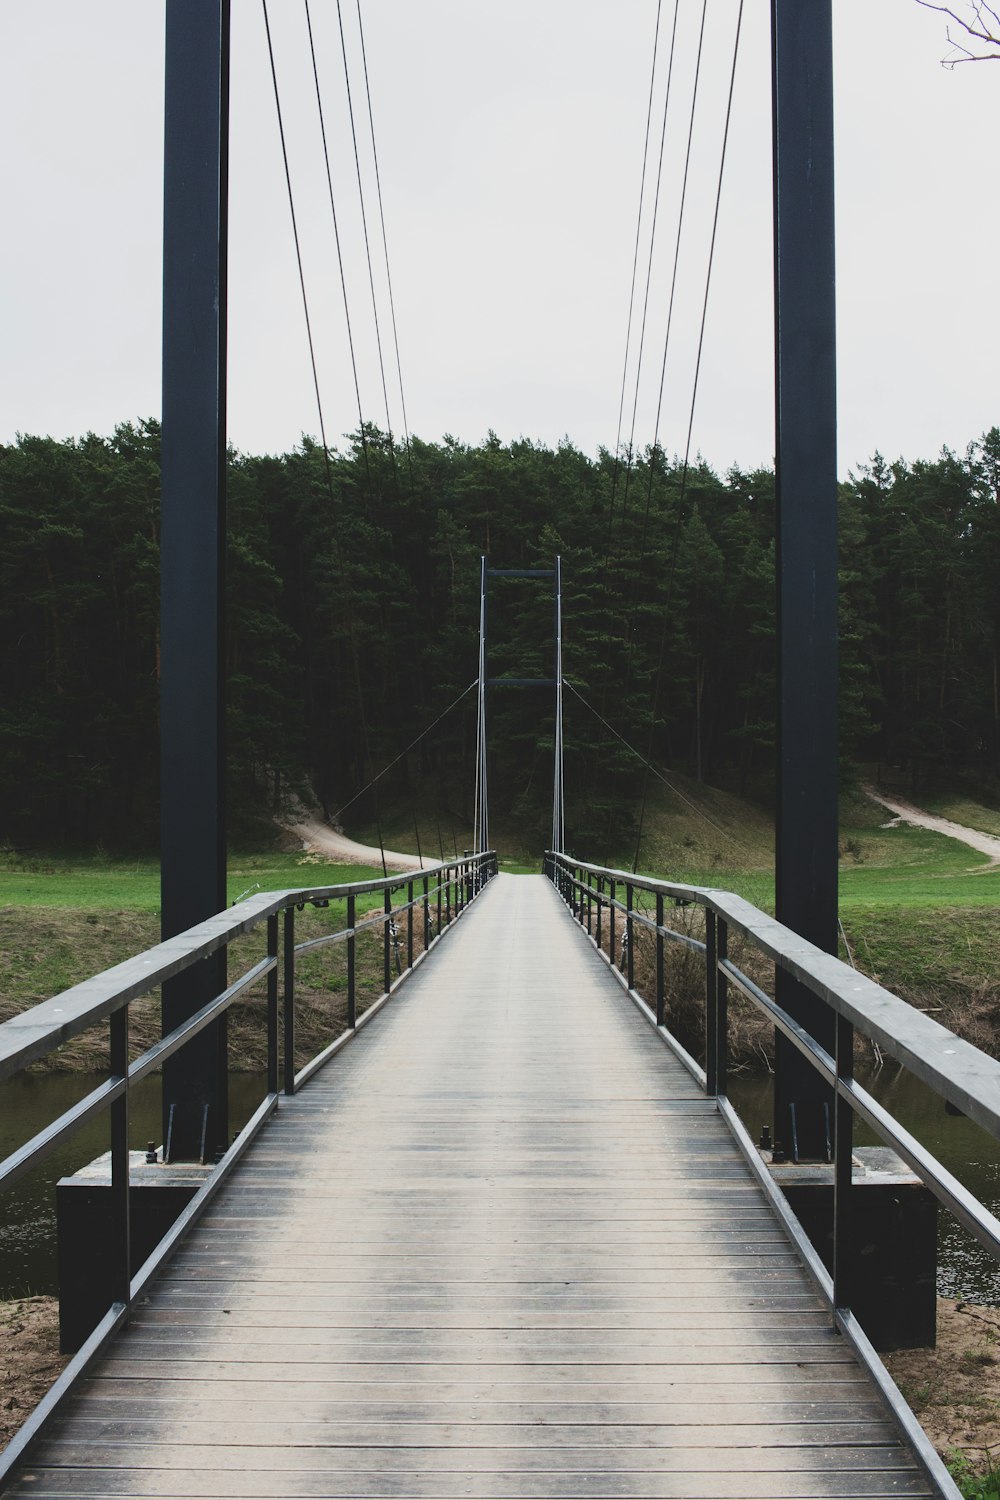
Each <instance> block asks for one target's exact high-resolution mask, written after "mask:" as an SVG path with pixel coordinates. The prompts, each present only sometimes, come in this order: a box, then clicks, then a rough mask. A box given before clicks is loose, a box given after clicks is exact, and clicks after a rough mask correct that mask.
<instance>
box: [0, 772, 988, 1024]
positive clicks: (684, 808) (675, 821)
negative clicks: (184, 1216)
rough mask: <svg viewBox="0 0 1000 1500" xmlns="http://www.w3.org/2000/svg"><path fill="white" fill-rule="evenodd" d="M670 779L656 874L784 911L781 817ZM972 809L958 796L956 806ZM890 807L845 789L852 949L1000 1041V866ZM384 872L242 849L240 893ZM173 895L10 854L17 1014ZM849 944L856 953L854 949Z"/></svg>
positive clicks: (237, 861) (153, 925) (10, 956)
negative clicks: (999, 961) (778, 868)
mask: <svg viewBox="0 0 1000 1500" xmlns="http://www.w3.org/2000/svg"><path fill="white" fill-rule="evenodd" d="M658 791H659V795H658V800H656V801H655V802H654V803H653V805H652V806H651V808H650V815H649V817H648V821H647V829H648V832H647V834H646V836H645V837H644V840H643V844H642V857H641V861H640V869H641V870H642V871H643V873H646V874H650V875H654V876H659V877H661V878H664V879H670V880H677V881H681V882H685V883H690V884H693V885H706V886H714V887H716V888H722V889H728V890H734V891H737V892H739V893H740V894H741V895H743V896H745V897H746V898H747V899H748V900H750V901H752V902H753V903H754V905H756V906H759V907H761V908H762V909H764V910H767V911H773V909H774V876H773V862H772V858H773V857H772V844H773V831H772V825H771V823H770V820H769V818H768V817H767V816H766V814H764V813H763V812H762V811H761V810H760V809H759V808H758V807H754V806H753V805H751V804H748V803H746V802H741V801H740V800H739V799H738V798H736V797H734V796H732V795H731V794H728V793H725V792H721V791H718V790H713V789H710V788H705V787H697V786H695V785H694V784H692V783H689V782H682V781H679V785H678V789H677V792H676V793H672V792H668V791H666V789H658ZM961 810H962V811H963V812H964V813H965V821H967V822H968V823H969V825H970V826H976V827H985V826H986V825H987V824H988V822H989V820H990V816H991V812H990V809H989V808H981V809H979V810H978V811H977V808H976V806H975V805H973V806H972V807H971V809H970V808H968V807H967V806H966V804H965V803H963V804H962V809H961ZM942 811H943V809H942ZM958 811H959V808H958V807H957V806H949V808H948V815H950V816H955V814H956V813H957V812H958ZM888 821H889V815H888V814H887V813H886V812H885V811H884V809H881V808H879V807H877V806H875V805H874V804H872V803H870V802H869V801H868V800H867V799H866V798H864V797H862V796H853V797H847V798H845V799H844V801H843V804H842V808H841V839H840V848H841V857H840V912H841V919H842V922H843V927H844V932H845V935H846V938H847V942H848V944H849V945H850V954H851V956H852V957H853V959H854V961H855V962H856V963H857V964H858V966H859V967H860V968H862V969H864V970H865V972H867V973H869V974H871V975H872V976H873V977H876V978H878V979H879V980H880V981H881V982H882V983H883V984H885V985H887V986H888V987H889V988H891V989H893V990H895V991H897V992H898V993H899V994H901V995H903V996H904V997H905V998H907V999H910V1000H911V1001H913V1003H915V1004H919V1005H922V1006H923V1007H924V1008H926V1009H929V1010H932V1011H935V1012H938V1011H940V1012H941V1018H942V1019H945V1018H946V1017H948V1024H949V1025H954V1026H956V1029H962V1030H964V1031H965V1032H966V1033H967V1034H968V1033H970V1032H971V1033H973V1034H974V1036H973V1039H974V1040H977V1041H978V1043H979V1045H984V1046H987V1047H989V1048H990V1049H991V1050H996V1046H997V1044H996V1042H995V1041H994V1036H993V1033H994V1022H993V1017H994V1015H995V1016H996V1017H997V1018H998V1022H1000V980H998V979H996V978H995V977H994V958H995V953H996V950H997V947H998V945H1000V867H994V866H991V865H990V864H989V861H988V860H986V859H985V858H984V857H983V856H982V855H979V854H977V853H976V852H975V851H974V850H972V849H969V848H968V847H967V846H965V845H963V844H960V843H958V842H956V841H955V840H954V839H950V838H947V837H946V836H944V835H942V834H938V833H932V832H927V831H925V830H923V829H917V828H909V827H906V826H905V825H896V826H891V827H887V826H885V825H886V824H887V822H888ZM404 847H405V841H404ZM574 852H578V853H581V854H582V855H584V856H585V855H586V851H574ZM500 859H501V869H502V870H504V871H507V872H510V873H533V872H536V871H537V870H538V869H539V862H538V861H533V860H531V859H529V858H527V857H526V855H525V851H524V849H523V848H518V847H515V848H512V849H511V850H510V851H509V852H508V853H506V854H505V852H504V849H503V844H502V839H501V847H500ZM593 862H595V863H598V862H602V861H600V860H598V859H595V860H594V861H593ZM611 863H612V864H617V865H619V866H624V865H630V864H631V858H629V857H627V856H626V855H625V853H624V852H623V851H621V850H619V851H618V858H617V859H616V858H614V856H612V859H611ZM380 874H381V871H380V870H378V869H375V868H372V867H370V866H357V865H351V866H345V865H337V864H333V863H331V862H329V861H326V860H324V859H321V858H319V857H317V856H315V855H308V854H302V853H300V852H294V853H277V852H269V853H261V854H256V855H254V854H250V855H248V854H238V855H233V856H232V857H231V860H230V868H229V879H228V889H229V900H230V902H233V901H236V900H238V899H239V898H240V897H242V896H247V895H251V894H254V893H256V892H257V891H268V890H280V889H288V888H298V889H301V888H303V887H306V886H319V885H335V884H340V883H345V882H349V881H357V880H368V879H374V878H377V876H378V875H380ZM159 902H160V891H159V868H158V865H157V863H156V861H155V860H152V859H145V860H142V859H140V860H134V859H132V860H116V859H112V858H110V857H107V856H103V855H99V854H98V855H94V856H91V857H90V858H84V857H68V856H55V855H52V856H48V857H43V856H38V855H33V856H31V857H19V856H17V855H16V854H14V853H12V852H10V851H7V852H6V853H4V854H2V855H0V957H2V959H3V961H4V966H5V969H6V975H7V978H6V981H5V984H4V986H3V993H2V995H0V1000H2V1001H4V1002H6V1003H5V1005H4V1006H3V1009H4V1010H6V1013H8V1014H9V1013H10V1010H9V1007H10V1005H11V1004H13V1005H14V1006H15V1008H20V1007H21V1006H23V1005H25V1004H32V1003H34V1002H35V1001H36V1000H38V999H41V998H44V997H45V996H46V995H47V994H52V993H56V992H57V991H58V990H59V989H61V988H65V987H66V986H67V985H69V984H72V983H75V982H76V981H77V980H79V979H82V978H85V977H86V976H87V975H88V974H91V973H94V972H96V971H98V970H100V969H101V968H103V967H106V966H107V965H109V964H111V963H115V962H118V961H119V960H120V959H122V958H124V957H126V956H127V955H128V954H129V953H132V952H136V951H137V950H140V949H142V948H144V947H148V946H150V945H151V944H153V943H155V942H156V941H157V938H158V921H157V916H158V912H159ZM370 904H372V903H371V902H370V901H369V902H364V903H362V909H364V907H366V906H368V905H370ZM841 951H842V956H845V957H846V956H847V950H846V949H845V948H843V947H842V950H841Z"/></svg>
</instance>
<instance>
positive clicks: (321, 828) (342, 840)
mask: <svg viewBox="0 0 1000 1500" xmlns="http://www.w3.org/2000/svg"><path fill="white" fill-rule="evenodd" d="M285 826H286V827H287V828H288V829H289V830H290V831H291V832H292V833H294V834H295V835H296V836H297V837H298V838H300V839H301V840H302V847H303V849H306V850H307V851H308V852H309V853H310V854H325V855H326V857H327V858H328V859H335V860H337V861H339V862H340V863H341V864H348V865H374V866H375V867H376V868H378V867H379V866H380V865H381V863H382V854H381V851H380V850H379V849H378V848H377V847H376V848H373V847H372V846H371V845H370V844H356V843H355V842H354V840H353V839H349V838H347V836H346V835H345V834H343V833H337V832H335V830H334V829H332V828H331V827H330V826H329V824H327V823H322V822H320V820H319V818H314V817H310V816H309V814H308V813H306V812H304V811H302V812H300V813H299V814H298V816H297V817H296V818H295V820H294V821H290V822H288V823H287V824H286V825H285ZM997 842H998V843H1000V840H998V841H997ZM385 863H386V867H387V868H388V869H390V870H393V871H397V870H422V869H427V868H428V866H430V865H432V864H435V863H436V861H435V860H432V859H428V858H427V857H426V856H425V857H424V859H423V861H421V860H419V859H418V858H417V856H416V855H415V854H400V853H398V851H397V850H395V849H387V850H386V851H385Z"/></svg>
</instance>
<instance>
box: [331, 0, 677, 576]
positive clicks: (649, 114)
mask: <svg viewBox="0 0 1000 1500" xmlns="http://www.w3.org/2000/svg"><path fill="white" fill-rule="evenodd" d="M359 3H360V0H359ZM662 8H663V0H657V4H656V29H655V31H654V33H653V63H652V67H651V68H650V72H649V103H648V104H647V106H646V135H645V139H644V141H643V145H642V176H641V177H640V179H639V212H638V215H637V216H636V222H635V249H634V251H633V253H632V285H631V287H630V289H629V294H628V321H627V323H626V326H625V359H624V362H623V364H622V389H621V396H620V397H619V400H618V431H617V434H616V436H615V466H614V470H613V471H612V475H611V504H610V507H609V510H608V548H607V551H606V552H605V557H604V570H605V574H606V573H607V567H608V559H609V556H610V551H611V535H612V530H613V527H614V517H615V500H616V497H617V493H618V469H619V466H620V462H621V447H622V419H623V417H624V415H625V389H626V386H627V385H628V357H629V353H630V350H631V346H632V315H633V312H634V310H635V283H636V279H637V276H638V272H639V244H640V240H641V235H642V211H643V208H644V206H645V201H646V166H647V163H648V160H649V127H650V125H651V124H652V120H653V91H654V89H653V86H654V83H655V81H656V55H657V51H658V48H659V43H660V12H661V10H662ZM675 18H676V12H675ZM647 285H648V276H647Z"/></svg>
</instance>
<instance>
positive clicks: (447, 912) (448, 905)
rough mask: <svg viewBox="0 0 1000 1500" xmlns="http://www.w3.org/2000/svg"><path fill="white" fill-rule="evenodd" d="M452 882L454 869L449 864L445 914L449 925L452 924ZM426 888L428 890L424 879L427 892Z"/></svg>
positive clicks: (446, 880)
mask: <svg viewBox="0 0 1000 1500" xmlns="http://www.w3.org/2000/svg"><path fill="white" fill-rule="evenodd" d="M440 879H441V876H440V875H439V876H438V880H440ZM451 882H452V869H451V865H449V866H448V868H447V869H446V870H445V872H444V914H445V919H446V921H447V925H448V926H449V927H450V926H451ZM426 890H427V882H426V881H424V891H425V892H426Z"/></svg>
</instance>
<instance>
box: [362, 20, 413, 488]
mask: <svg viewBox="0 0 1000 1500" xmlns="http://www.w3.org/2000/svg"><path fill="white" fill-rule="evenodd" d="M357 7H358V34H359V36H360V37H361V61H362V64H363V65H364V72H365V97H366V98H367V100H368V127H369V129H370V131H371V137H372V159H373V160H374V163H375V188H376V191H377V194H378V216H379V223H380V225H381V228H382V251H383V254H384V255H385V281H386V286H387V287H388V289H389V316H390V319H391V321H392V342H393V348H394V349H395V353H396V375H397V378H398V380H399V405H400V410H401V411H402V414H403V441H404V443H405V445H406V464H407V470H408V473H409V479H410V491H411V493H412V490H413V468H412V464H411V462H410V427H409V423H408V421H407V417H406V396H405V395H404V393H403V366H402V362H401V360H400V357H399V331H398V329H397V326H396V302H395V298H394V297H393V293H392V274H391V272H390V270H389V240H388V236H387V235H386V232H385V210H384V207H383V203H382V176H381V173H380V172H379V166H378V146H377V145H376V144H375V116H374V113H373V111H372V91H371V86H370V84H369V82H368V52H367V49H366V48H365V28H364V23H363V21H362V19H361V0H357Z"/></svg>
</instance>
